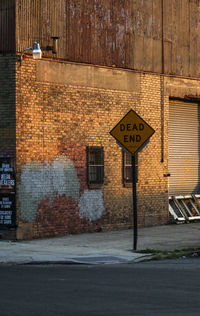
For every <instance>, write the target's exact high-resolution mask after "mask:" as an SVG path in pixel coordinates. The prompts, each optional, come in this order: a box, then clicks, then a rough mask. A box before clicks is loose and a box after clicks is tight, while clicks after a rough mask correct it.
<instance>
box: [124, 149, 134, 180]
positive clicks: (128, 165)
mask: <svg viewBox="0 0 200 316" xmlns="http://www.w3.org/2000/svg"><path fill="white" fill-rule="evenodd" d="M122 155H123V183H132V162H131V154H130V153H128V152H126V151H124V150H123V151H122Z"/></svg>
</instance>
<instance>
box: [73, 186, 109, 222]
mask: <svg viewBox="0 0 200 316" xmlns="http://www.w3.org/2000/svg"><path fill="white" fill-rule="evenodd" d="M78 206H79V215H80V217H81V218H84V217H86V218H87V219H89V221H95V220H97V219H99V218H101V216H102V213H103V210H104V205H103V194H102V191H101V190H92V191H88V190H85V191H84V193H83V194H82V195H81V198H80V201H79V204H78Z"/></svg>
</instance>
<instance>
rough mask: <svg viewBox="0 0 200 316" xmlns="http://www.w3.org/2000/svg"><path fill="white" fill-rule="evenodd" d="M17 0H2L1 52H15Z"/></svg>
mask: <svg viewBox="0 0 200 316" xmlns="http://www.w3.org/2000/svg"><path fill="white" fill-rule="evenodd" d="M15 42H16V41H15V0H9V1H8V0H1V1H0V53H15Z"/></svg>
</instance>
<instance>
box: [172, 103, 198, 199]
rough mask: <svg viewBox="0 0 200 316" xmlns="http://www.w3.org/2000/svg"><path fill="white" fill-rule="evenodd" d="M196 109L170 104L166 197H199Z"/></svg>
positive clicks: (182, 104) (191, 106) (194, 105)
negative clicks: (192, 195) (189, 195)
mask: <svg viewBox="0 0 200 316" xmlns="http://www.w3.org/2000/svg"><path fill="white" fill-rule="evenodd" d="M199 158H200V135H199V105H198V104H197V103H191V102H181V101H170V107H169V170H170V174H171V176H170V180H169V194H170V195H187V194H191V193H200V185H199V184H200V170H199Z"/></svg>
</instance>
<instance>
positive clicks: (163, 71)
mask: <svg viewBox="0 0 200 316" xmlns="http://www.w3.org/2000/svg"><path fill="white" fill-rule="evenodd" d="M161 36H162V48H161V56H162V58H161V63H162V65H161V75H160V96H161V98H160V113H161V160H160V161H161V162H162V163H163V162H164V141H165V139H164V122H165V111H164V73H165V55H164V0H161Z"/></svg>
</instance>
